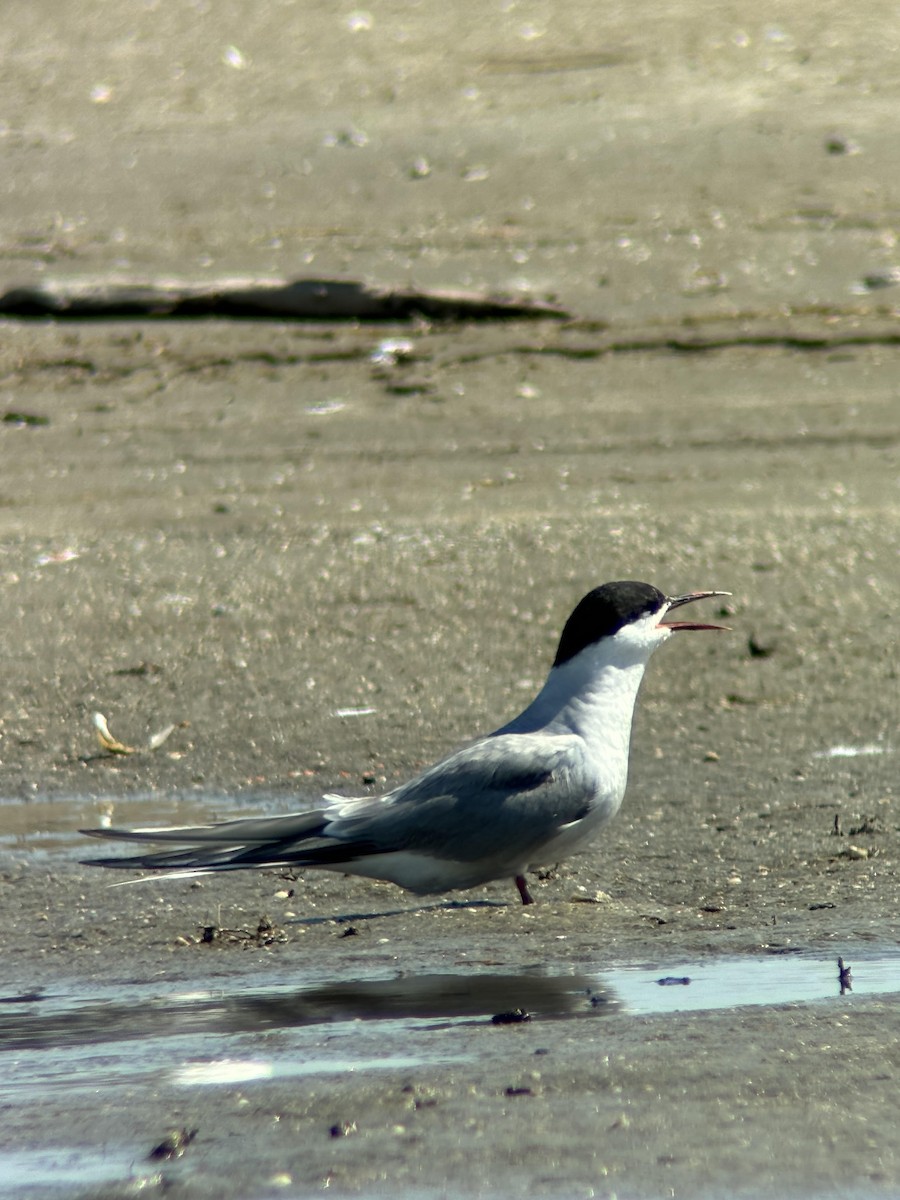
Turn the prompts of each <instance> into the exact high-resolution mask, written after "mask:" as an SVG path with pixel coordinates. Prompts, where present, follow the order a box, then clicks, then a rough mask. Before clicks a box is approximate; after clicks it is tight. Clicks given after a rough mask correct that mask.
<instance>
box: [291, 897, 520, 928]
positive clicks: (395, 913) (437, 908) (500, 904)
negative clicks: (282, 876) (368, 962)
mask: <svg viewBox="0 0 900 1200" xmlns="http://www.w3.org/2000/svg"><path fill="white" fill-rule="evenodd" d="M510 907H511V905H510V904H509V903H508V902H507V901H506V900H442V901H439V902H438V903H436V904H416V905H413V906H412V907H411V908H387V909H383V910H381V911H380V912H358V913H333V914H332V915H331V916H327V917H326V916H321V917H320V916H315V917H288V918H287V919H286V920H284V921H283V922H282V924H283V925H346V924H349V923H350V922H353V921H377V920H379V918H381V917H410V916H414V915H415V914H416V913H425V912H441V911H442V910H444V911H452V910H454V909H460V908H510Z"/></svg>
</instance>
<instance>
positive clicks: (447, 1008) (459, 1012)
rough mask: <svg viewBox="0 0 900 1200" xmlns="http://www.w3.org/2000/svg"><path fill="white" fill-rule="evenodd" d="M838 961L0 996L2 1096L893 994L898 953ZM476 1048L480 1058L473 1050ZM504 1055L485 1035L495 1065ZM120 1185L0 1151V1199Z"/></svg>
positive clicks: (116, 1164)
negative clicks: (477, 1034) (486, 1032)
mask: <svg viewBox="0 0 900 1200" xmlns="http://www.w3.org/2000/svg"><path fill="white" fill-rule="evenodd" d="M850 965H851V967H852V978H851V979H849V980H848V977H847V974H846V972H844V973H843V974H842V972H841V970H840V969H839V966H838V958H837V955H835V956H834V957H828V958H824V957H810V956H807V955H803V954H790V955H770V956H767V957H764V958H732V959H710V960H708V961H702V962H696V963H672V964H669V965H668V966H667V967H666V968H665V969H661V968H659V967H618V968H614V969H610V970H608V971H602V972H582V973H580V974H576V973H574V972H573V973H569V974H559V975H549V974H546V973H542V972H541V971H540V970H538V969H534V970H532V971H526V972H520V973H508V974H501V973H493V974H492V973H481V974H474V975H463V974H435V975H424V976H404V977H400V978H393V979H370V980H341V981H328V982H322V983H318V984H310V985H309V986H307V987H304V988H296V987H286V986H284V985H283V984H282V985H279V986H272V987H259V988H255V989H242V990H240V991H237V990H234V991H229V990H226V989H221V990H195V991H177V990H175V989H172V990H170V991H168V992H161V991H160V990H159V988H158V987H157V988H155V989H154V988H151V987H147V986H145V985H138V984H131V985H121V984H120V985H119V986H117V987H115V988H112V987H110V988H108V989H95V991H94V993H93V994H92V995H91V996H89V997H88V996H84V995H79V994H77V993H75V992H74V991H68V992H67V991H65V990H60V991H59V992H56V993H53V994H49V993H48V994H41V993H36V994H31V995H19V996H0V1093H2V1094H3V1095H5V1096H6V1097H7V1098H8V1102H11V1103H16V1104H19V1105H22V1104H24V1105H35V1104H37V1105H39V1106H44V1105H47V1104H52V1103H53V1102H56V1103H59V1102H60V1101H62V1102H63V1103H64V1104H65V1105H68V1104H69V1103H70V1101H71V1103H73V1104H75V1105H76V1106H77V1105H79V1104H81V1105H83V1104H85V1103H88V1102H90V1103H94V1101H95V1100H99V1098H100V1097H102V1102H103V1103H104V1104H105V1105H109V1104H113V1105H115V1104H117V1103H119V1102H121V1103H123V1104H127V1103H128V1100H129V1097H132V1098H133V1096H134V1094H135V1088H136V1087H137V1088H140V1089H142V1090H143V1089H146V1088H149V1089H151V1091H152V1092H154V1093H169V1092H170V1093H172V1095H173V1097H175V1096H177V1095H179V1094H180V1093H181V1092H182V1091H183V1090H184V1089H190V1088H196V1087H204V1088H206V1087H213V1088H214V1087H223V1086H231V1087H234V1086H239V1087H241V1088H247V1087H264V1086H265V1085H266V1083H267V1082H272V1081H275V1080H278V1079H285V1078H290V1077H297V1076H304V1075H307V1076H308V1075H321V1074H344V1073H347V1072H360V1073H369V1072H372V1071H379V1070H391V1069H396V1070H416V1069H418V1068H422V1067H428V1066H431V1067H434V1066H436V1065H438V1064H452V1063H462V1062H469V1061H472V1060H473V1058H474V1057H475V1053H476V1051H475V1050H474V1049H473V1047H472V1045H471V1044H470V1043H469V1042H468V1040H467V1039H466V1038H465V1037H464V1036H460V1035H462V1034H463V1033H464V1031H465V1030H467V1029H468V1030H471V1029H472V1027H473V1026H475V1025H478V1026H481V1027H483V1028H485V1029H487V1028H489V1027H490V1026H491V1024H492V1021H493V1018H495V1017H497V1016H500V1015H503V1016H504V1018H505V1022H508V1023H510V1024H519V1023H520V1022H521V1016H522V1013H523V1012H524V1013H527V1014H529V1015H530V1017H531V1024H528V1025H525V1026H524V1028H525V1029H532V1030H539V1029H540V1028H541V1027H542V1026H543V1029H544V1033H543V1036H544V1037H546V1036H547V1035H548V1032H549V1031H548V1029H547V1022H548V1021H552V1022H554V1023H559V1022H566V1021H571V1020H573V1019H579V1020H589V1021H590V1020H597V1019H602V1018H603V1017H604V1016H607V1015H609V1014H631V1015H634V1016H636V1017H637V1018H649V1017H653V1016H654V1015H656V1016H660V1015H664V1014H666V1013H674V1012H679V1011H701V1010H707V1011H715V1010H717V1009H718V1010H723V1009H734V1008H737V1007H740V1006H744V1005H772V1006H775V1005H796V1004H806V1003H811V1002H817V1003H827V1002H828V1001H829V1000H834V1001H839V1002H841V1003H846V1002H847V993H848V985H849V987H852V990H853V994H854V995H859V996H867V995H869V996H871V995H887V994H890V993H896V992H900V953H897V952H892V953H884V954H880V955H879V954H870V955H867V956H865V957H862V956H854V957H853V959H852V960H851V963H850ZM842 989H843V992H842ZM842 994H843V996H844V999H843V1000H841V996H842ZM123 997H125V998H123ZM489 1044H490V1045H493V1044H494V1042H493V1039H492V1040H491V1042H490V1043H489ZM478 1045H479V1049H478V1051H477V1053H478V1054H479V1055H483V1053H484V1051H485V1043H484V1042H483V1040H482V1041H480V1042H479V1044H478ZM508 1046H509V1042H508V1040H507V1039H506V1038H504V1037H503V1036H502V1035H501V1036H498V1038H497V1040H496V1048H497V1053H498V1054H506V1053H507V1050H508ZM88 1097H91V1099H90V1100H88ZM117 1097H120V1098H121V1100H118V1099H117ZM135 1172H136V1173H135ZM123 1176H124V1177H127V1178H129V1180H130V1182H131V1183H141V1184H142V1185H143V1183H146V1182H148V1181H152V1180H154V1178H155V1173H154V1167H153V1166H152V1165H151V1164H148V1163H147V1162H146V1161H142V1162H136V1161H135V1159H134V1153H133V1150H131V1151H127V1150H125V1149H123V1150H122V1151H121V1152H119V1150H118V1149H117V1148H110V1147H109V1146H107V1147H105V1148H104V1150H103V1152H102V1153H98V1152H96V1151H95V1150H91V1149H84V1148H78V1147H56V1148H47V1147H44V1148H42V1149H35V1150H31V1151H24V1150H23V1151H20V1152H19V1151H12V1150H8V1151H0V1195H16V1196H20V1195H39V1194H46V1193H47V1192H48V1191H49V1190H50V1189H53V1190H59V1191H60V1192H61V1193H65V1192H66V1191H67V1190H71V1189H72V1188H81V1189H84V1187H85V1186H90V1185H93V1184H99V1183H101V1182H102V1181H103V1180H108V1179H120V1180H121V1179H122V1178H123Z"/></svg>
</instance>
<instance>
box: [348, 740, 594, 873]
mask: <svg viewBox="0 0 900 1200" xmlns="http://www.w3.org/2000/svg"><path fill="white" fill-rule="evenodd" d="M579 746H580V739H578V738H576V737H574V736H573V735H571V734H560V735H557V736H548V735H547V734H541V735H538V736H533V735H528V734H525V735H523V734H500V735H497V736H494V737H489V738H483V739H481V740H480V741H478V742H475V743H473V744H472V745H471V746H466V747H464V748H463V749H462V750H458V751H456V753H455V754H451V755H450V756H449V757H448V758H445V759H442V760H441V761H440V762H439V763H436V764H435V765H434V766H433V767H430V768H429V769H428V770H427V771H425V772H424V774H422V775H419V776H418V777H417V778H416V779H413V780H411V781H410V782H409V783H406V784H403V785H402V786H401V787H399V788H397V789H395V790H394V791H393V792H389V793H388V794H387V795H386V796H384V797H382V798H381V799H379V800H372V801H350V802H348V803H347V804H346V805H343V806H336V807H337V811H336V813H335V816H334V818H333V819H332V822H331V825H330V827H329V830H328V833H329V836H330V837H333V838H338V839H340V840H341V841H342V842H343V841H346V842H351V843H356V844H357V845H359V844H365V846H366V850H367V851H368V852H369V853H385V852H390V851H394V850H411V851H419V852H422V853H425V854H431V855H434V856H435V857H436V858H444V859H453V860H456V861H458V862H474V861H477V860H478V859H483V858H493V857H495V856H497V855H501V856H503V857H508V856H511V857H516V856H518V855H520V854H527V852H528V851H529V850H531V849H532V848H534V847H538V846H541V845H542V844H543V843H544V842H546V841H548V840H549V839H550V838H552V837H554V836H555V835H556V834H557V833H558V832H559V830H560V829H561V828H562V827H563V826H565V825H569V824H572V823H573V822H577V821H580V820H582V819H583V818H584V817H585V816H587V814H588V812H589V811H590V809H591V802H592V800H593V798H594V795H595V792H596V780H595V779H594V778H593V776H592V775H591V773H590V771H589V768H588V767H587V765H586V763H585V760H584V756H583V755H582V754H580V753H578V750H579Z"/></svg>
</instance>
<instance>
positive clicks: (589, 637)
mask: <svg viewBox="0 0 900 1200" xmlns="http://www.w3.org/2000/svg"><path fill="white" fill-rule="evenodd" d="M667 603H668V601H667V599H666V597H665V596H664V595H663V593H662V592H661V591H660V590H659V588H655V587H654V586H653V585H652V584H650V583H636V582H635V581H634V580H632V579H626V580H621V581H619V582H618V583H603V584H601V585H600V587H597V588H594V590H593V591H592V592H588V594H587V595H586V596H585V598H584V599H583V600H582V601H581V602H580V604H579V605H578V606H577V608H576V609H575V611H574V612H573V613H572V615H571V617H569V619H568V621H566V625H565V628H564V629H563V631H562V637H561V638H560V639H559V649H558V650H557V651H556V658H555V659H554V660H553V665H554V667H561V666H562V664H563V663H566V662H568V661H569V659H570V658H574V657H575V655H576V654H578V653H579V652H580V651H581V650H583V649H584V648H585V646H592V645H593V644H594V642H599V641H600V639H601V638H605V637H612V635H613V634H614V633H618V632H619V630H620V629H621V628H622V627H623V626H625V625H630V624H631V622H632V621H636V620H637V619H638V618H639V617H643V616H646V615H647V613H654V612H660V611H661V610H662V609H663V608H665V606H666V604H667Z"/></svg>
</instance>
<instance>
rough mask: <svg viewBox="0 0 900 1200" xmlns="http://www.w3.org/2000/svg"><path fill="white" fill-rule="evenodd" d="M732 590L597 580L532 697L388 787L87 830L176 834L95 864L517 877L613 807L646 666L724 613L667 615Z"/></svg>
mask: <svg viewBox="0 0 900 1200" xmlns="http://www.w3.org/2000/svg"><path fill="white" fill-rule="evenodd" d="M728 595H730V592H688V593H686V594H685V595H682V596H667V595H665V594H664V593H663V592H661V591H659V589H658V588H655V587H653V586H652V585H651V584H649V583H637V582H634V581H631V580H627V581H620V582H617V583H604V584H602V585H601V586H600V587H597V588H594V590H593V591H591V592H589V593H588V594H587V595H586V596H585V597H584V599H583V600H581V602H580V603H579V604H578V605H577V607H576V608H575V609H574V611H573V612H572V614H571V616H570V617H569V619H568V621H566V624H565V627H564V628H563V631H562V636H561V638H560V641H559V647H558V649H557V651H556V657H555V659H554V661H553V666H552V667H551V668H550V672H549V674H548V676H547V680H546V682H545V684H544V686H543V687H542V688H541V690H540V691H539V692H538V694H537V696H535V698H534V700H532V702H531V703H530V704H529V705H528V707H527V708H526V709H525V710H524V711H523V712H521V713H520V714H519V715H518V716H517V717H515V718H513V720H512V721H509V722H508V723H507V724H506V725H503V726H501V727H500V728H499V729H497V730H495V731H494V732H493V733H490V734H488V735H487V736H485V737H480V738H478V739H477V740H476V741H474V742H471V743H470V744H468V745H466V746H463V747H462V749H459V750H456V751H455V752H454V753H452V754H449V755H448V756H447V757H446V758H443V759H441V760H440V761H439V762H437V763H435V764H434V766H431V767H429V768H428V769H427V770H425V771H423V772H422V773H421V774H420V775H417V776H416V778H415V779H411V780H410V781H409V782H408V783H404V784H401V785H400V786H399V787H396V788H394V789H392V790H391V791H389V792H386V793H384V794H383V795H381V796H362V797H347V796H336V795H330V794H329V795H326V796H324V797H323V800H324V802H325V803H324V807H321V808H316V809H314V810H312V811H305V812H297V813H291V814H289V815H287V816H270V817H260V818H243V819H239V820H234V821H222V822H218V823H217V824H214V825H199V826H195V827H193V828H191V827H188V826H184V827H177V828H160V829H115V828H102V829H85V830H82V832H83V833H86V834H88V835H89V836H91V837H99V838H118V839H121V840H124V841H135V842H160V843H173V842H174V843H179V844H180V845H181V847H182V848H181V849H176V850H173V849H165V850H156V851H153V852H152V853H144V854H140V855H137V856H132V857H126V858H95V859H88V860H85V862H86V865H90V866H101V867H118V868H123V867H124V868H132V869H134V868H140V869H145V870H153V871H158V870H163V871H167V872H169V873H174V874H176V875H183V874H186V875H197V874H207V873H210V872H214V871H234V870H239V869H242V868H251V867H255V868H265V867H274V868H292V869H296V868H305V867H318V868H323V869H325V870H328V871H340V872H343V873H345V874H351V875H363V876H367V877H368V878H372V879H383V880H389V881H390V882H391V883H396V884H399V886H400V887H403V888H406V889H407V890H408V891H410V892H414V893H416V894H418V895H429V894H433V893H437V892H448V891H455V890H459V889H466V888H473V887H478V886H480V885H482V884H485V883H489V882H490V881H492V880H495V879H502V878H510V877H511V878H512V879H514V880H515V883H516V887H517V888H518V890H519V895H520V897H521V899H522V903H523V904H531V903H532V902H533V899H532V896H531V894H530V892H529V891H528V885H527V883H526V881H525V871H526V869H527V868H528V867H529V865H531V864H534V863H536V862H537V863H541V862H544V863H547V862H558V861H560V860H561V859H562V858H564V857H567V856H568V855H569V854H571V853H572V852H573V851H574V850H576V849H578V848H579V847H581V846H582V845H583V844H584V843H585V842H586V841H588V840H589V839H590V838H592V837H593V836H594V835H595V834H596V833H597V831H598V830H599V829H600V828H601V827H602V826H603V825H605V824H606V822H607V821H609V820H611V819H612V817H614V816H615V815H616V813H617V812H618V811H619V808H620V807H621V804H622V799H623V797H624V795H625V785H626V782H627V779H628V756H629V746H630V742H631V726H632V718H633V716H634V708H635V702H636V700H637V694H638V689H639V687H640V684H641V679H642V678H643V675H644V668H645V667H646V666H647V663H648V661H649V659H650V656H651V655H652V654H653V651H654V650H656V648H657V647H658V646H661V645H662V644H663V642H665V641H668V639H669V638H670V637H671V636H672V634H673V633H678V632H682V631H684V630H715V629H725V628H726V626H723V625H711V624H700V623H698V622H694V621H679V620H670V619H669V615H670V614H671V613H672V612H673V610H675V609H679V608H681V607H682V606H683V605H685V604H693V603H694V602H695V601H697V600H706V599H709V598H710V597H713V596H728Z"/></svg>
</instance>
